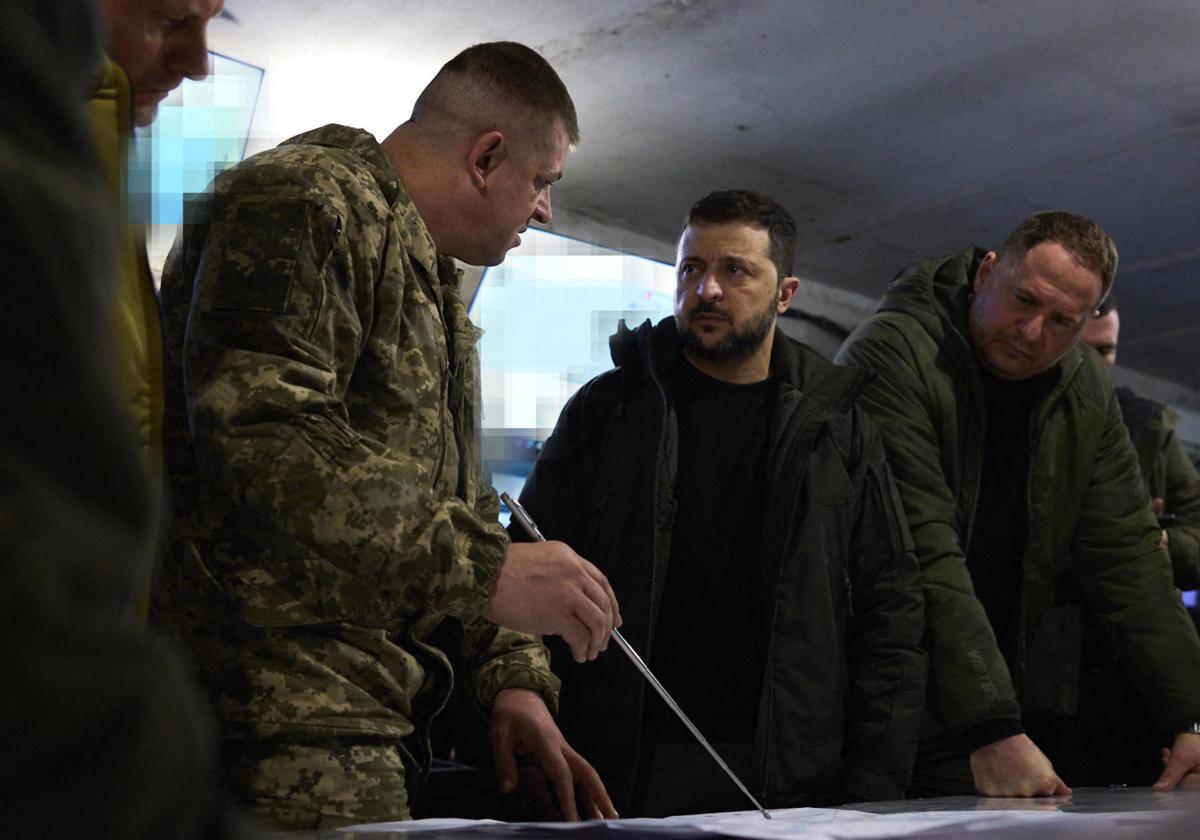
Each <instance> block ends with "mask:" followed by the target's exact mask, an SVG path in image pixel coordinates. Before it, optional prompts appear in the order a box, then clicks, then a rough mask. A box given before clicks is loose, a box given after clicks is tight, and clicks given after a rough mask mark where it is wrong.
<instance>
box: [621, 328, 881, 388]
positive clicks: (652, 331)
mask: <svg viewBox="0 0 1200 840" xmlns="http://www.w3.org/2000/svg"><path fill="white" fill-rule="evenodd" d="M608 345H609V350H610V352H611V354H612V360H613V364H615V365H616V366H617V367H618V368H621V369H622V370H623V371H625V372H626V374H627V375H632V376H635V377H650V376H653V377H654V378H656V379H657V380H658V381H659V382H667V381H669V380H670V372H671V370H672V369H673V368H674V367H675V365H677V364H678V363H679V360H680V359H681V358H683V354H682V353H681V352H680V349H679V337H678V333H677V332H676V329H675V319H674V318H673V317H671V316H667V317H666V318H664V319H662V320H661V321H659V322H658V323H657V324H652V323H651V322H650V320H649V319H646V320H645V321H643V322H642V323H641V324H639V325H638V326H637V327H636V328H635V329H632V330H631V329H629V327H628V326H627V325H626V324H625V321H624V320H622V321H621V322H620V323H619V324H617V331H616V332H615V333H614V334H613V335H612V336H611V337H610V338H609V340H608ZM770 370H771V378H772V379H775V380H777V381H778V382H780V383H781V384H784V385H789V386H791V387H793V388H795V389H797V390H799V391H801V392H803V393H804V394H805V395H806V396H809V397H814V398H817V399H821V400H823V401H825V402H828V403H830V404H832V405H836V406H838V407H839V408H840V410H845V409H846V408H848V407H849V406H850V405H851V404H852V403H853V402H854V400H855V399H856V398H857V397H858V395H859V393H860V392H861V391H862V389H863V388H864V387H865V386H866V384H867V382H869V381H870V380H871V378H872V377H873V375H874V374H872V373H871V372H870V371H867V370H865V369H863V368H849V367H842V366H841V365H835V364H833V363H832V362H830V361H828V360H827V359H825V358H824V357H823V356H821V354H819V353H817V352H816V351H815V350H813V349H812V348H811V347H808V346H807V345H805V344H801V343H800V342H799V341H796V340H795V339H793V338H791V337H789V336H788V335H786V334H784V332H783V331H782V330H780V329H779V327H776V328H775V340H774V343H773V344H772V348H771V361H770Z"/></svg>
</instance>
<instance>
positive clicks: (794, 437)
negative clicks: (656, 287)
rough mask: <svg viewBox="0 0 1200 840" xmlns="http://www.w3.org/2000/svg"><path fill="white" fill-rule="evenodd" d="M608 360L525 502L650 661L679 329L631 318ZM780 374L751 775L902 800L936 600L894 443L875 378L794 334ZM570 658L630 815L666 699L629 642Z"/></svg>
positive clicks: (826, 797) (589, 722) (842, 795)
mask: <svg viewBox="0 0 1200 840" xmlns="http://www.w3.org/2000/svg"><path fill="white" fill-rule="evenodd" d="M611 349H612V357H613V362H614V363H615V364H616V369H615V370H613V371H610V372H608V373H605V374H602V375H601V376H599V377H597V378H595V379H593V380H592V381H590V382H589V383H587V384H586V385H584V386H583V388H582V389H580V391H579V392H578V393H577V394H576V395H575V396H574V397H572V399H571V400H570V401H569V402H568V404H567V406H566V407H565V408H564V409H563V412H562V415H561V416H560V418H559V421H558V425H557V427H556V429H555V431H554V433H553V435H552V436H551V437H550V439H549V440H548V441H547V442H546V445H545V447H544V450H543V452H542V453H541V455H540V456H539V458H538V460H537V463H536V464H535V466H534V469H533V473H532V474H531V476H530V478H529V480H528V482H527V483H526V485H525V488H524V490H523V492H522V494H521V501H522V504H524V505H525V506H526V507H527V509H528V510H529V512H530V513H531V515H532V516H533V517H534V519H535V520H536V521H537V522H538V524H539V525H540V526H541V530H542V532H543V533H544V534H545V535H546V536H547V538H548V539H559V540H562V541H564V542H566V543H568V544H570V545H571V546H572V547H573V548H575V549H576V550H577V551H578V552H579V553H580V554H581V555H582V556H584V557H586V558H588V559H589V560H591V561H592V562H593V563H595V564H596V565H597V566H599V567H600V569H601V570H602V571H603V572H604V573H605V574H606V575H607V576H608V579H609V581H610V582H611V584H612V586H613V589H614V591H615V592H616V595H617V599H618V601H619V602H620V604H621V615H622V618H623V619H624V624H623V626H622V633H623V634H624V635H625V637H626V638H627V639H628V641H629V642H630V643H631V644H632V645H633V647H634V648H635V649H637V650H638V651H639V652H640V653H641V655H642V656H643V658H645V659H649V658H650V657H651V655H652V650H653V646H654V634H655V621H656V616H657V612H658V608H659V605H660V604H661V602H662V599H663V591H662V590H663V583H664V581H665V580H666V571H667V569H666V565H667V562H668V558H669V557H670V554H671V551H670V540H671V533H672V526H673V522H674V514H675V501H674V492H673V484H674V476H675V471H676V470H675V465H676V445H677V438H678V434H677V429H676V425H675V424H676V417H675V409H674V406H673V399H672V371H673V369H674V367H675V366H676V365H678V364H686V362H685V361H682V356H681V354H680V352H679V350H678V340H677V337H676V332H675V325H674V321H673V320H672V319H669V318H668V319H666V320H664V321H662V322H661V323H659V324H658V325H657V326H654V327H652V326H651V324H650V322H649V321H647V322H645V323H643V324H642V325H641V326H640V327H638V328H637V330H636V331H630V330H628V329H626V328H625V325H624V324H622V325H621V327H620V328H619V330H618V332H617V334H616V335H615V336H613V338H612V340H611ZM770 370H771V376H772V378H774V379H776V380H777V381H778V383H779V393H778V397H777V402H776V406H775V410H774V415H773V417H772V421H771V425H770V431H769V438H768V454H767V462H766V463H767V486H766V493H765V500H766V503H765V509H764V514H763V515H764V519H763V546H762V557H763V569H764V577H763V584H764V585H763V592H762V597H763V602H764V610H763V613H764V615H766V616H767V618H768V627H769V635H768V647H767V662H766V668H765V677H764V681H763V686H762V692H761V696H760V699H759V704H758V710H757V724H756V728H755V734H754V742H753V750H754V759H753V761H754V773H753V776H752V777H751V778H747V779H745V780H744V781H745V782H746V784H747V785H748V786H749V787H750V789H751V790H752V791H753V792H754V793H755V794H756V796H758V797H759V798H760V801H762V802H763V803H764V804H766V805H768V806H789V805H801V804H805V803H815V802H827V801H831V800H865V799H894V798H898V797H900V796H902V795H903V790H904V788H905V786H906V784H907V781H908V778H909V774H910V772H911V765H912V761H913V757H914V754H915V747H916V739H917V727H918V724H919V719H920V709H921V703H922V697H923V690H924V672H925V662H924V654H923V652H922V651H921V650H920V649H919V647H918V644H919V640H920V637H921V632H922V621H921V616H922V604H921V594H920V585H919V574H918V571H917V567H916V564H915V561H914V559H913V557H912V555H911V553H910V542H909V539H908V534H907V531H906V529H905V527H904V522H903V514H902V510H901V508H900V504H899V500H898V498H897V496H896V494H895V491H894V487H893V484H892V481H891V478H890V475H889V472H888V468H887V465H886V463H885V461H884V457H883V448H882V443H881V441H880V439H879V435H878V432H877V431H876V430H875V428H874V426H873V425H872V424H871V422H870V421H869V420H868V419H867V417H866V415H865V414H864V412H863V411H862V410H861V409H860V408H858V407H857V406H856V405H855V401H856V398H857V396H858V394H859V392H860V390H861V388H862V387H863V384H864V382H865V381H866V380H867V379H868V378H869V377H868V376H867V375H866V374H865V373H863V372H861V371H851V370H847V369H845V368H838V367H834V366H833V365H831V364H829V363H828V362H827V361H825V360H824V359H821V358H820V357H819V356H818V355H817V354H816V353H815V352H813V351H811V350H809V349H808V348H806V347H804V346H803V345H801V344H799V343H797V342H794V341H792V340H791V339H789V338H787V337H786V336H784V335H783V334H782V333H781V332H779V331H778V330H777V331H776V333H775V339H774V348H773V351H772V356H771V361H770ZM713 620H714V621H719V620H720V616H713ZM559 653H563V650H562V648H559V649H558V650H557V651H556V657H555V669H556V673H557V674H558V675H559V676H560V678H561V679H562V681H563V699H562V715H561V717H562V722H563V728H564V731H565V732H567V733H568V737H569V738H570V739H571V741H572V743H573V744H574V745H575V746H576V747H577V748H578V749H579V750H580V752H581V753H582V754H583V755H586V756H587V757H588V759H589V760H590V761H591V762H592V763H593V764H594V766H595V767H596V769H597V770H598V771H599V772H600V774H601V776H602V777H603V779H604V781H605V784H606V785H607V786H608V790H609V793H610V795H611V796H612V797H613V802H614V803H615V804H616V805H617V807H618V809H620V808H622V807H624V808H626V809H628V807H629V803H630V802H631V801H636V797H635V791H634V786H635V773H636V768H637V766H638V763H639V757H640V755H641V742H640V732H641V730H642V719H643V714H644V703H645V698H646V692H647V691H649V690H651V689H649V688H648V687H647V686H646V684H645V682H644V681H643V680H642V678H641V676H640V675H639V674H638V673H637V672H636V671H635V670H634V669H633V667H632V665H631V664H630V663H629V662H628V661H627V660H626V659H625V658H624V657H623V656H621V655H620V653H619V652H617V651H616V649H615V648H610V650H609V652H608V653H606V654H605V655H603V656H601V657H600V658H599V659H598V660H596V661H595V662H591V663H587V664H586V665H582V666H581V665H576V664H575V663H573V662H571V661H570V660H569V657H567V656H565V655H557V654H559ZM685 711H686V710H685Z"/></svg>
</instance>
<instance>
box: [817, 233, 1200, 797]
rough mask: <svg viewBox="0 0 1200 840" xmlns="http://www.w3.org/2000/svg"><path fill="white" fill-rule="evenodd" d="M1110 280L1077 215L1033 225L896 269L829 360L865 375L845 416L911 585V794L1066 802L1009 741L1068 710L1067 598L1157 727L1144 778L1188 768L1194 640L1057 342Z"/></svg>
mask: <svg viewBox="0 0 1200 840" xmlns="http://www.w3.org/2000/svg"><path fill="white" fill-rule="evenodd" d="M1116 267H1117V252H1116V248H1115V246H1114V245H1113V243H1112V240H1111V239H1109V238H1108V236H1107V235H1106V234H1105V233H1104V231H1102V230H1101V229H1100V228H1099V226H1098V225H1096V223H1095V222H1092V221H1091V220H1089V219H1085V218H1082V217H1080V216H1076V215H1073V214H1071V213H1063V212H1058V211H1050V212H1045V213H1038V214H1035V215H1034V216H1031V217H1030V218H1029V219H1026V220H1025V221H1024V222H1022V223H1021V225H1020V226H1019V227H1018V228H1017V229H1016V230H1015V231H1014V232H1013V233H1012V234H1011V235H1010V236H1009V237H1008V239H1007V241H1006V242H1005V243H1004V248H1003V251H1002V252H1000V253H997V252H995V251H984V250H982V249H979V248H972V249H969V250H968V251H966V252H965V253H963V254H959V255H956V256H951V257H945V258H942V259H934V260H928V261H925V262H921V263H917V264H916V265H913V266H911V267H909V268H908V269H906V270H905V271H903V272H902V273H901V274H900V275H899V276H898V277H897V278H896V279H895V280H893V281H892V284H891V286H890V287H889V289H888V293H887V294H886V295H885V296H884V298H883V300H882V301H881V302H880V304H879V307H878V308H877V310H876V312H875V314H874V315H872V316H871V317H870V318H868V319H867V320H866V321H864V322H863V323H862V324H860V325H859V327H858V329H856V330H855V331H854V333H853V334H851V336H850V337H849V338H848V339H847V340H846V343H845V344H844V345H843V346H842V349H841V351H840V352H839V354H838V361H839V362H847V363H849V364H853V365H857V366H861V367H864V368H868V369H870V370H874V371H875V372H876V373H877V374H878V376H876V377H875V378H874V379H873V380H872V381H871V383H870V384H869V385H868V386H867V390H866V394H865V397H864V405H865V406H866V407H867V409H868V410H869V411H870V412H871V415H872V416H873V417H874V419H875V421H876V422H877V423H878V424H879V426H880V428H881V429H882V431H883V437H884V440H885V441H886V442H887V447H888V461H889V463H890V464H891V466H892V469H893V470H894V471H895V474H896V481H897V483H898V485H899V488H900V494H901V496H902V497H903V499H904V505H905V508H906V510H907V513H908V522H909V526H910V527H911V530H912V537H913V541H914V543H915V544H916V550H917V557H918V559H919V561H920V564H921V571H922V576H923V578H924V583H925V603H926V620H927V624H928V635H927V637H926V638H927V647H928V648H929V654H930V680H929V683H930V693H929V713H928V714H927V715H926V719H925V722H924V724H923V725H922V734H921V749H920V752H919V754H918V758H917V766H916V770H915V773H914V776H915V780H914V789H915V790H916V791H917V792H920V793H923V794H924V793H958V794H960V793H971V792H972V791H975V790H978V791H979V792H980V793H983V794H986V795H991V796H1033V795H1048V794H1056V793H1067V792H1069V788H1067V786H1066V785H1065V784H1064V783H1063V780H1062V779H1060V778H1059V777H1058V775H1057V774H1056V773H1055V770H1054V767H1053V765H1052V764H1051V760H1050V759H1048V758H1047V757H1046V755H1044V754H1043V752H1042V751H1041V750H1040V749H1039V748H1038V746H1037V744H1035V740H1037V737H1038V736H1037V734H1036V733H1035V732H1034V730H1033V729H1032V728H1030V729H1029V732H1030V734H1034V739H1031V738H1030V737H1029V735H1028V734H1026V728H1027V727H1029V725H1030V723H1031V722H1035V721H1038V720H1053V719H1056V718H1058V717H1060V716H1063V715H1071V714H1074V712H1075V710H1076V707H1077V705H1078V686H1079V681H1078V670H1079V651H1080V638H1079V633H1080V629H1079V628H1080V627H1081V621H1080V612H1081V610H1082V601H1084V600H1086V602H1087V606H1088V608H1089V610H1090V612H1091V614H1092V615H1093V616H1095V617H1096V620H1097V621H1099V622H1100V623H1101V624H1102V625H1104V626H1105V628H1106V630H1107V631H1108V633H1109V635H1110V636H1111V637H1112V639H1113V642H1114V645H1115V647H1116V650H1117V653H1118V654H1119V655H1120V657H1121V660H1122V661H1123V662H1124V663H1125V665H1126V668H1127V670H1128V673H1129V675H1130V677H1131V678H1132V680H1133V681H1134V683H1135V684H1136V685H1137V686H1138V687H1139V690H1140V691H1141V692H1142V694H1143V697H1144V698H1145V700H1146V703H1147V706H1148V707H1149V709H1150V711H1151V713H1152V714H1153V715H1154V717H1155V719H1156V722H1157V723H1158V725H1159V727H1160V728H1161V729H1162V730H1163V731H1164V732H1166V733H1171V734H1172V735H1175V736H1176V737H1175V738H1174V746H1173V749H1172V750H1170V751H1169V753H1168V756H1167V760H1164V764H1165V768H1164V771H1163V773H1162V776H1161V777H1160V778H1159V781H1158V782H1157V783H1156V785H1155V787H1156V788H1158V789H1169V788H1172V787H1174V786H1175V785H1176V784H1178V783H1179V781H1180V780H1181V779H1182V778H1184V777H1185V776H1187V775H1189V774H1191V775H1194V774H1195V773H1196V771H1197V770H1200V734H1196V733H1198V732H1200V728H1198V726H1197V724H1198V722H1200V641H1198V640H1197V637H1196V632H1195V629H1194V628H1193V627H1192V625H1191V621H1190V620H1189V619H1188V616H1187V614H1186V613H1185V612H1184V609H1183V605H1182V603H1181V601H1180V597H1179V592H1178V591H1177V590H1176V589H1175V588H1174V586H1173V584H1172V581H1171V568H1170V564H1169V563H1168V560H1167V555H1166V553H1165V552H1164V551H1163V550H1162V548H1161V547H1160V545H1159V540H1160V539H1161V536H1162V535H1161V532H1160V530H1159V528H1158V526H1157V523H1156V522H1155V517H1154V514H1153V512H1152V511H1151V509H1150V505H1149V504H1148V503H1147V497H1146V491H1145V489H1144V485H1143V484H1142V482H1141V479H1140V477H1139V475H1138V466H1137V453H1136V452H1135V451H1134V449H1133V446H1132V445H1130V443H1129V437H1128V435H1127V434H1126V432H1125V428H1124V426H1123V424H1122V422H1121V411H1120V407H1119V405H1118V403H1117V397H1116V394H1115V393H1114V391H1113V385H1112V381H1111V380H1110V379H1109V377H1108V373H1107V371H1106V370H1105V369H1104V365H1103V362H1102V361H1101V360H1100V357H1099V356H1097V355H1096V354H1095V353H1092V352H1091V351H1090V350H1088V349H1087V348H1083V347H1079V346H1077V340H1078V338H1079V336H1080V333H1081V331H1082V330H1083V328H1084V325H1085V324H1086V323H1087V321H1088V318H1089V317H1091V315H1092V313H1093V312H1094V311H1095V310H1096V307H1097V306H1098V305H1099V304H1100V303H1101V301H1103V300H1104V298H1105V296H1106V295H1107V294H1108V293H1109V290H1110V289H1111V288H1112V282H1113V278H1114V276H1115V274H1116ZM1023 723H1024V725H1023Z"/></svg>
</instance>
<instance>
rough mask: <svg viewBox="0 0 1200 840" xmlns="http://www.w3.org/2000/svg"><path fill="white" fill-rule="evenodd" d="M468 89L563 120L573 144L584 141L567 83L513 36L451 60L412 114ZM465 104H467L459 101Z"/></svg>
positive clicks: (483, 97) (488, 99) (491, 99)
mask: <svg viewBox="0 0 1200 840" xmlns="http://www.w3.org/2000/svg"><path fill="white" fill-rule="evenodd" d="M465 89H469V90H470V92H471V93H472V94H474V97H470V98H475V97H478V98H480V99H481V100H482V101H485V102H491V103H495V101H497V100H502V101H503V100H507V101H508V102H511V103H512V104H514V105H516V106H519V107H522V108H527V109H528V110H530V111H532V112H533V113H534V114H537V115H538V116H541V117H545V118H547V119H550V120H558V121H559V122H560V123H561V124H562V127H563V129H564V130H565V131H566V133H567V139H568V140H569V141H570V143H571V145H572V146H574V145H576V144H577V143H578V142H579V118H578V116H577V115H576V113H575V103H574V102H573V101H572V100H571V94H569V93H568V92H567V86H566V85H564V84H563V81H562V79H561V78H559V76H558V73H556V72H555V71H554V68H553V67H551V66H550V63H549V62H548V61H546V59H544V58H542V57H541V56H540V55H538V54H537V53H536V52H535V51H533V50H532V49H530V48H529V47H527V46H525V45H524V44H518V43H515V42H513V41H493V42H490V43H486V44H476V45H475V46H473V47H467V49H465V50H463V51H462V52H460V53H459V54H458V55H456V56H455V57H454V58H452V59H450V60H449V61H448V62H446V64H445V65H443V66H442V69H441V70H439V71H438V74H437V75H436V76H434V78H433V81H431V82H430V83H429V84H428V86H426V88H425V90H423V91H422V92H421V95H420V96H419V97H417V102H416V105H415V106H414V108H413V116H414V117H418V116H419V115H420V114H421V113H422V112H423V111H425V110H434V109H436V108H437V106H438V105H440V106H441V107H442V108H445V107H446V106H447V104H448V103H446V102H444V101H442V102H438V100H445V99H446V98H447V97H448V96H449V97H452V98H455V99H463V98H466V97H464V93H463V92H464V90H465ZM455 104H466V103H455Z"/></svg>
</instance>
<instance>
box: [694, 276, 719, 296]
mask: <svg viewBox="0 0 1200 840" xmlns="http://www.w3.org/2000/svg"><path fill="white" fill-rule="evenodd" d="M724 295H725V293H724V291H722V289H721V284H720V283H718V282H717V277H716V275H715V274H713V273H712V272H711V271H710V272H708V273H707V274H705V275H704V276H703V277H701V278H700V285H699V286H698V287H697V288H696V296H697V297H699V298H700V299H701V300H720V299H721V298H722V297H724Z"/></svg>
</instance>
